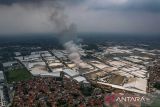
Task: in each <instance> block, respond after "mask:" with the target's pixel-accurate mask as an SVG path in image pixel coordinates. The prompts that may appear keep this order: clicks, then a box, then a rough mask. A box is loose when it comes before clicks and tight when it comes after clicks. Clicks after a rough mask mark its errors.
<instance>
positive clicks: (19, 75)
mask: <svg viewBox="0 0 160 107" xmlns="http://www.w3.org/2000/svg"><path fill="white" fill-rule="evenodd" d="M5 75H6V79H7V82H8V83H12V82H18V81H23V80H28V79H30V78H31V77H32V75H31V74H30V72H29V71H27V70H26V69H25V68H17V69H12V70H9V71H6V72H5Z"/></svg>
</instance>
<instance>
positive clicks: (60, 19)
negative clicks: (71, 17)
mask: <svg viewBox="0 0 160 107" xmlns="http://www.w3.org/2000/svg"><path fill="white" fill-rule="evenodd" d="M63 9H64V8H63V7H61V6H60V5H59V6H58V7H55V8H54V10H53V11H52V12H51V16H50V20H51V22H53V23H54V24H55V25H56V27H57V31H58V33H59V35H60V40H61V42H62V44H63V46H64V47H65V49H66V50H67V51H68V52H69V56H68V57H69V59H70V60H71V61H72V62H74V63H75V64H76V65H77V66H80V63H81V62H82V60H81V58H80V53H79V49H78V46H77V45H76V44H75V42H74V38H75V37H76V32H77V30H76V26H75V24H67V20H66V19H67V17H66V16H65V14H64V13H63V12H64V11H63Z"/></svg>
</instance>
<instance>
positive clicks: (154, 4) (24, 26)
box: [0, 0, 160, 35]
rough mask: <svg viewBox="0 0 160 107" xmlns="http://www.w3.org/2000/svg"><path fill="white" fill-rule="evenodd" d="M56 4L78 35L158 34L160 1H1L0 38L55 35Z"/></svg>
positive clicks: (159, 31)
mask: <svg viewBox="0 0 160 107" xmlns="http://www.w3.org/2000/svg"><path fill="white" fill-rule="evenodd" d="M26 1H27V2H26ZM57 2H58V3H59V4H60V7H61V8H63V9H62V10H64V12H63V13H64V14H65V20H66V22H67V24H71V23H74V24H76V26H77V30H78V32H115V33H147V34H148V33H155V34H160V0H0V35H2V34H21V33H49V32H56V30H57V29H56V26H55V25H54V23H52V22H51V20H49V17H50V14H51V11H52V9H53V10H54V8H55V7H56V8H57V7H58V6H59V5H57V4H56V3H57Z"/></svg>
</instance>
